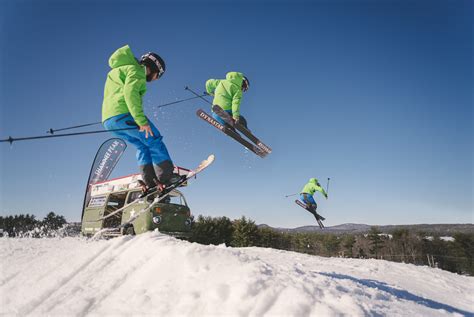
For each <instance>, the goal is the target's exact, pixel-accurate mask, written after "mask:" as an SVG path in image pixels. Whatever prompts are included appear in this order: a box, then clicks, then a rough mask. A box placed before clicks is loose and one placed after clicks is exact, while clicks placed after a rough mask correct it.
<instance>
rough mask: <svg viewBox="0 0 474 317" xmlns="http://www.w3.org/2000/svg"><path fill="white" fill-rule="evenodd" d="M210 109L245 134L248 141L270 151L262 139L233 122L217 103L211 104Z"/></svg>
mask: <svg viewBox="0 0 474 317" xmlns="http://www.w3.org/2000/svg"><path fill="white" fill-rule="evenodd" d="M212 111H213V112H215V113H216V114H217V115H218V116H219V117H221V118H222V120H224V121H225V122H226V123H227V124H228V125H230V126H231V127H233V128H235V129H237V130H239V131H240V132H241V133H242V134H243V135H245V136H246V137H247V138H248V139H249V140H250V141H252V142H253V143H255V144H256V145H257V146H258V147H259V148H261V149H262V150H263V151H264V152H266V153H267V154H270V153H272V149H271V148H270V147H269V146H267V145H266V144H264V143H263V142H262V141H260V139H258V138H257V137H256V136H255V135H254V134H253V133H252V132H250V131H249V129H247V128H246V127H245V126H243V125H241V124H239V123H235V122H234V120H233V119H232V117H231V116H230V115H229V114H228V113H227V112H225V111H224V110H223V109H222V108H221V107H219V106H218V105H213V106H212Z"/></svg>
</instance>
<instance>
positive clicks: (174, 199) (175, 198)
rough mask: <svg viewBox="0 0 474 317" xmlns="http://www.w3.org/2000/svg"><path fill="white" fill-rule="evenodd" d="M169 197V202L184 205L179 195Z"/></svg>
mask: <svg viewBox="0 0 474 317" xmlns="http://www.w3.org/2000/svg"><path fill="white" fill-rule="evenodd" d="M170 198H171V200H170V204H175V205H181V206H185V204H184V202H183V199H182V196H181V195H178V196H170Z"/></svg>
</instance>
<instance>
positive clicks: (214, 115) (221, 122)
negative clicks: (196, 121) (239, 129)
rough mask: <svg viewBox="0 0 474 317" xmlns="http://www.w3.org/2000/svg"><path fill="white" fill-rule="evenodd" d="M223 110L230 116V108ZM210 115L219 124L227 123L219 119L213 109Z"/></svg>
mask: <svg viewBox="0 0 474 317" xmlns="http://www.w3.org/2000/svg"><path fill="white" fill-rule="evenodd" d="M225 112H227V113H228V114H229V115H230V116H231V117H232V110H226V111H225ZM212 117H213V118H214V119H215V120H216V121H218V122H219V123H220V124H222V125H227V123H225V121H224V120H222V119H221V117H219V116H218V115H217V114H216V113H215V112H214V111H213V112H212Z"/></svg>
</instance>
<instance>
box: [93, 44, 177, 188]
mask: <svg viewBox="0 0 474 317" xmlns="http://www.w3.org/2000/svg"><path fill="white" fill-rule="evenodd" d="M109 65H110V67H111V68H112V69H111V70H110V71H109V73H108V74H107V80H106V82H105V88H104V101H103V104H102V124H103V125H104V127H105V129H106V130H115V129H124V128H133V127H136V129H131V130H122V131H113V134H115V135H117V136H118V137H121V138H123V139H125V140H126V141H128V142H130V143H132V144H133V145H135V147H136V148H137V161H138V165H139V167H140V170H141V172H142V177H143V181H144V182H145V184H146V187H147V189H150V188H154V187H157V186H158V187H159V188H163V187H165V186H167V185H170V184H172V183H173V182H175V181H177V180H179V176H178V175H175V174H173V169H174V165H173V162H172V161H171V158H170V155H169V153H168V150H167V148H166V145H165V144H164V143H163V140H162V139H163V137H162V136H161V134H160V132H159V131H158V129H157V128H156V127H155V125H154V124H153V123H152V122H151V121H150V120H149V119H148V118H147V117H146V116H145V113H144V111H143V102H142V98H143V95H144V94H145V92H146V82H151V81H155V80H157V79H159V78H160V77H161V76H163V73H164V72H165V70H166V66H165V62H164V61H163V59H162V58H161V57H160V56H158V55H157V54H155V53H151V52H150V53H147V54H145V55H143V56H142V57H141V59H140V60H138V59H136V58H135V56H134V55H133V53H132V51H131V50H130V47H129V46H128V45H125V46H124V47H121V48H119V49H118V50H116V51H115V52H114V53H113V54H112V56H110V59H109Z"/></svg>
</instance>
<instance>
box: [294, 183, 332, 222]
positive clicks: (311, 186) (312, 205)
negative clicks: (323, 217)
mask: <svg viewBox="0 0 474 317" xmlns="http://www.w3.org/2000/svg"><path fill="white" fill-rule="evenodd" d="M316 191H318V192H320V193H321V194H323V196H324V197H326V199H328V194H327V193H326V191H325V190H324V188H323V187H322V186H321V185H320V184H319V182H318V180H317V179H316V178H311V179H310V180H309V182H308V183H307V184H306V185H305V186H304V187H303V189H302V190H301V193H300V200H301V201H302V202H304V203H305V204H306V206H308V207H309V209H310V212H311V213H312V214H313V215H314V217H316V209H317V208H318V205H317V204H316V201H315V200H314V198H313V195H314V193H315V192H316ZM316 219H317V217H316Z"/></svg>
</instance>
